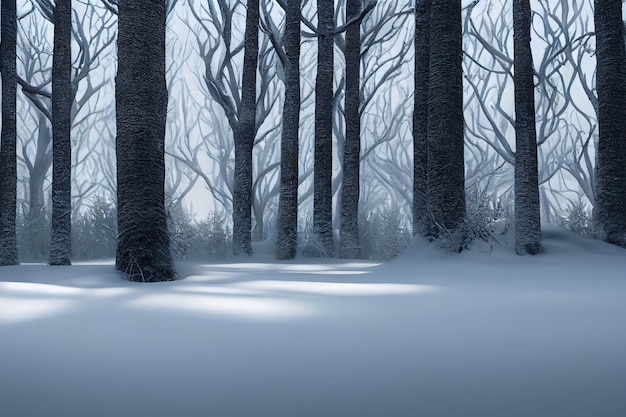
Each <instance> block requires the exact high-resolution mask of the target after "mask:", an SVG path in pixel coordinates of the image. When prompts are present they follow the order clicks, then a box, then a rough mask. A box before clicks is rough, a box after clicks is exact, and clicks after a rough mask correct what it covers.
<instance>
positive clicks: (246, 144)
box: [233, 0, 259, 255]
mask: <svg viewBox="0 0 626 417" xmlns="http://www.w3.org/2000/svg"><path fill="white" fill-rule="evenodd" d="M258 55H259V1H258V0H248V3H247V14H246V33H245V46H244V58H243V77H242V93H241V107H240V110H239V118H238V125H237V128H236V129H235V131H234V135H235V184H234V186H233V253H234V254H235V255H239V254H242V253H244V254H247V255H252V148H253V145H254V139H255V133H256V73H257V62H258Z"/></svg>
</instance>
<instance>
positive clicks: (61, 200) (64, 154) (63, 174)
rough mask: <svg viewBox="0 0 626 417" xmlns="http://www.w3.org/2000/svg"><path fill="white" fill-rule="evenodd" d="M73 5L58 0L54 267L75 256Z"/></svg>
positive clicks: (54, 95) (54, 60) (67, 0)
mask: <svg viewBox="0 0 626 417" xmlns="http://www.w3.org/2000/svg"><path fill="white" fill-rule="evenodd" d="M71 39H72V2H71V0H56V3H55V7H54V49H53V58H52V156H53V162H52V225H51V239H50V259H49V261H48V262H49V264H50V265H69V264H71V261H70V259H71V255H72V223H71V214H72V175H71V172H72V143H71V138H70V131H71V125H72V123H71V112H72V101H73V97H72V80H71V76H72V53H71V52H72V45H71Z"/></svg>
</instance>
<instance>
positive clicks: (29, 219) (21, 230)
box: [15, 206, 50, 262]
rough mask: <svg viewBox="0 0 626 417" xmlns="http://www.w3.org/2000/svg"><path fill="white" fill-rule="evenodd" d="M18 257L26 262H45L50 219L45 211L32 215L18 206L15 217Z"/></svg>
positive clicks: (24, 208) (48, 242) (47, 250)
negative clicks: (39, 214) (38, 214)
mask: <svg viewBox="0 0 626 417" xmlns="http://www.w3.org/2000/svg"><path fill="white" fill-rule="evenodd" d="M15 226H16V236H17V244H18V253H19V259H20V260H21V261H26V262H46V261H47V260H48V253H49V250H50V221H49V219H48V217H47V215H46V213H45V210H44V213H43V214H42V215H41V216H34V215H30V214H29V213H28V210H27V207H24V206H20V210H18V212H17V217H16V223H15Z"/></svg>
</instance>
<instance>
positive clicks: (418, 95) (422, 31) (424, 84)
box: [413, 0, 432, 235]
mask: <svg viewBox="0 0 626 417" xmlns="http://www.w3.org/2000/svg"><path fill="white" fill-rule="evenodd" d="M431 1H432V0H416V2H415V73H414V79H415V94H414V97H413V98H414V105H413V234H414V235H418V234H419V235H428V234H431V232H430V231H432V226H430V227H429V226H428V224H429V218H428V80H429V65H430V5H431Z"/></svg>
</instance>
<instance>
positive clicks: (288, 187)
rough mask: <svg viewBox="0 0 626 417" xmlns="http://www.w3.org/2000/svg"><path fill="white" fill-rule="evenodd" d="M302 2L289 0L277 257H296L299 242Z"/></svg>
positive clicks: (286, 26) (286, 25)
mask: <svg viewBox="0 0 626 417" xmlns="http://www.w3.org/2000/svg"><path fill="white" fill-rule="evenodd" d="M300 4H301V0H289V1H288V2H287V10H286V23H285V49H286V51H285V52H286V55H287V62H286V63H285V65H286V68H285V102H284V110H283V131H282V140H281V146H280V148H281V153H280V155H281V159H280V166H281V169H280V196H279V200H278V236H277V240H276V259H293V258H295V256H296V250H297V245H298V131H299V126H300Z"/></svg>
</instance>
